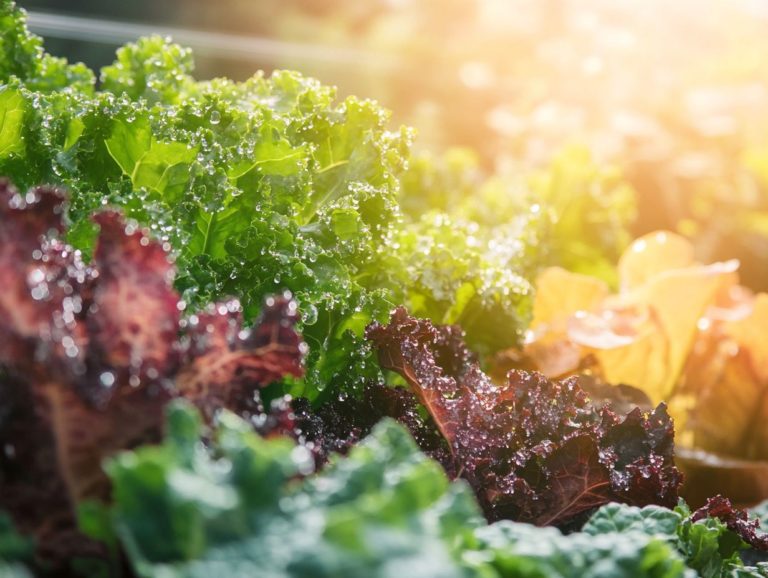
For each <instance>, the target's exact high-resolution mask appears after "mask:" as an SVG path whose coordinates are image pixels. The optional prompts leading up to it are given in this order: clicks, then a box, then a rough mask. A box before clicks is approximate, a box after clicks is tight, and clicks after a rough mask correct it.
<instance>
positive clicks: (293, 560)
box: [104, 403, 760, 578]
mask: <svg viewBox="0 0 768 578" xmlns="http://www.w3.org/2000/svg"><path fill="white" fill-rule="evenodd" d="M203 433H204V431H203V429H201V421H200V419H199V417H198V416H197V415H196V413H195V412H194V411H193V410H192V409H191V408H189V406H187V405H185V404H181V403H176V404H172V405H171V406H170V408H169V428H168V434H167V437H166V440H165V442H164V443H163V444H162V445H161V446H157V447H147V448H142V449H139V450H137V451H135V452H128V453H125V454H122V455H120V456H118V457H117V458H114V459H112V460H111V462H110V464H109V465H108V470H109V473H110V476H111V478H112V479H113V481H114V485H115V504H114V505H113V506H112V507H111V508H110V509H109V511H108V512H107V520H108V525H107V527H106V529H105V530H104V531H105V532H111V531H115V532H116V533H117V535H118V536H119V538H120V540H121V541H122V543H123V544H125V545H126V548H127V551H128V554H129V557H130V559H131V562H132V565H133V567H134V569H136V570H137V572H138V574H139V575H142V576H158V575H162V576H203V575H210V573H212V572H214V573H217V574H222V575H232V574H236V573H257V574H259V575H260V576H262V575H263V576H280V577H287V576H292V577H300V576H355V575H362V574H364V575H366V576H394V575H397V574H404V573H405V574H407V575H409V576H418V577H430V576H435V577H436V576H461V577H467V578H469V577H493V578H504V577H509V578H512V577H515V578H517V577H519V576H531V577H534V576H548V577H549V576H554V577H562V578H569V577H588V578H589V577H594V578H597V577H598V576H611V577H622V576H626V577H627V578H629V577H643V576H648V577H651V576H653V577H669V578H672V577H682V576H685V577H693V576H695V575H701V576H704V577H706V578H710V577H712V578H713V577H715V576H759V575H760V574H759V572H760V571H759V570H758V569H757V568H754V567H746V566H744V565H743V564H742V563H741V562H740V560H739V558H738V556H737V552H738V551H739V549H741V548H743V547H744V543H743V542H742V541H741V540H740V539H739V537H738V535H736V534H733V533H732V532H731V531H730V530H729V529H728V528H727V527H726V526H725V524H722V523H720V522H719V521H718V520H717V519H716V518H706V519H705V520H698V517H697V516H698V514H694V515H693V516H691V514H690V511H688V510H687V508H686V507H685V506H684V505H681V506H679V507H678V508H676V509H675V510H668V509H666V508H661V507H657V506H649V507H646V508H643V509H640V508H636V507H630V506H625V505H619V504H609V505H606V506H604V507H602V508H601V509H600V510H598V512H596V513H595V514H594V515H593V516H592V517H591V518H590V520H589V521H588V522H587V524H586V526H585V527H584V531H583V532H577V533H574V534H570V535H567V536H563V535H562V534H561V533H560V532H559V531H558V530H556V529H554V528H537V527H535V526H530V525H527V524H519V523H513V522H508V521H503V522H498V523H496V524H493V525H491V526H486V525H485V524H484V523H483V521H482V518H481V517H480V515H479V510H478V509H477V506H476V505H475V504H474V501H473V498H472V495H471V493H470V492H469V490H468V488H466V486H465V485H464V484H463V483H461V482H453V483H449V482H448V481H447V479H446V478H445V476H444V474H443V473H442V472H441V469H440V467H439V466H438V465H437V464H436V463H435V462H432V461H431V460H429V459H427V458H425V457H424V455H423V454H421V453H420V452H419V451H418V449H417V447H416V445H415V444H414V442H413V440H412V439H411V438H410V437H409V436H408V434H407V433H406V431H405V430H404V429H403V428H402V427H401V426H399V425H397V424H396V423H395V422H393V421H391V420H385V421H383V422H382V423H380V424H379V425H377V426H376V427H375V428H374V429H373V431H372V433H371V434H370V436H369V437H367V438H366V439H365V440H364V441H362V442H361V443H360V444H359V445H357V446H355V447H354V448H353V449H352V450H351V452H350V454H349V456H348V457H346V458H339V457H337V458H334V459H333V460H332V461H331V464H330V465H329V466H328V467H327V468H326V469H325V470H324V471H323V472H321V473H319V474H315V475H313V476H310V477H308V478H304V479H300V480H297V479H295V478H293V476H294V475H295V474H297V473H306V471H307V470H308V469H311V468H312V465H311V464H312V460H311V458H310V457H309V455H308V454H307V452H306V450H305V449H304V448H302V447H300V446H299V447H296V446H293V444H292V443H290V442H289V441H288V440H286V439H268V440H266V439H263V438H260V437H258V436H256V435H254V434H253V433H252V431H251V429H250V427H249V426H248V425H246V423H244V422H242V421H241V420H239V419H238V418H236V417H235V416H234V415H232V414H229V413H224V414H222V415H221V419H220V420H219V425H218V426H217V428H216V430H215V432H214V434H213V435H212V436H210V440H211V442H212V446H208V447H206V446H205V445H202V444H200V443H199V436H200V435H202V434H203ZM147 520H153V522H154V523H152V524H147ZM686 565H687V567H686ZM692 569H695V572H694V570H692Z"/></svg>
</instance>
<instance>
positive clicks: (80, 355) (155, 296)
mask: <svg viewBox="0 0 768 578" xmlns="http://www.w3.org/2000/svg"><path fill="white" fill-rule="evenodd" d="M64 206H65V198H64V195H63V194H62V193H61V191H59V190H57V189H52V188H48V187H38V188H36V189H31V190H29V191H27V192H26V193H20V192H18V191H17V190H16V189H14V188H13V187H12V186H11V185H10V184H9V183H7V182H2V183H0V281H1V282H2V285H3V291H2V293H0V408H2V409H1V410H0V447H2V448H3V452H2V454H0V490H1V491H0V507H2V508H3V509H5V510H7V511H8V512H9V513H10V514H11V515H12V516H13V517H14V520H15V521H16V523H17V524H18V526H19V529H20V531H22V532H23V533H24V534H27V535H32V536H34V537H35V539H36V542H37V547H38V557H39V559H40V561H41V563H43V562H44V563H45V564H46V565H48V566H50V567H51V568H52V569H55V570H56V571H64V568H66V567H68V566H69V564H70V561H71V559H72V558H89V559H95V560H98V559H104V558H106V557H107V552H106V550H105V549H104V548H103V547H102V545H101V544H98V543H96V542H93V541H92V540H88V539H86V538H85V536H83V535H82V534H81V533H80V532H79V531H78V528H77V525H76V520H75V515H74V512H75V509H76V507H77V505H78V504H79V503H81V502H82V501H83V500H85V499H102V500H107V499H108V498H109V495H110V488H109V483H108V480H107V479H106V477H105V475H104V472H103V471H102V469H101V464H102V461H103V459H104V458H105V457H108V456H110V455H113V454H114V453H116V452H118V451H121V450H124V449H128V448H132V447H135V446H137V445H141V444H143V443H148V442H152V441H157V440H159V439H160V436H161V427H162V417H163V408H164V406H165V404H166V403H167V402H168V401H169V400H170V399H172V398H174V397H185V398H187V399H189V400H191V401H192V402H194V403H195V404H196V405H197V406H198V407H200V408H201V409H202V410H203V411H204V412H205V415H206V416H207V417H208V418H209V419H213V418H214V417H215V414H216V412H217V411H218V410H220V409H221V408H223V407H229V408H230V409H232V410H233V411H237V412H238V413H240V414H242V415H244V416H248V417H260V416H262V415H265V414H266V412H265V411H264V409H263V407H262V405H261V401H260V395H259V390H261V389H262V388H263V387H265V386H268V385H269V384H271V383H273V382H276V381H279V380H282V379H283V378H284V377H286V376H292V377H300V376H301V375H302V372H303V365H302V362H303V357H304V353H305V350H306V346H305V345H304V343H303V341H302V340H301V337H300V336H299V334H298V333H297V332H296V330H295V325H296V322H297V318H298V313H297V306H296V303H295V302H294V301H292V300H291V299H290V297H289V296H280V297H272V298H269V299H268V300H267V301H266V303H265V306H264V307H263V314H262V316H261V318H260V320H259V321H257V323H256V324H255V326H254V327H253V328H251V329H250V330H246V329H245V328H244V327H243V323H242V316H241V308H240V305H239V303H238V302H236V301H230V302H227V303H218V304H215V305H211V306H209V307H208V308H206V309H205V310H203V311H201V312H200V313H198V314H190V315H189V316H188V318H187V319H181V309H183V307H182V305H183V304H182V303H181V302H180V300H179V295H178V293H176V291H175V290H174V289H173V287H172V283H173V273H174V268H173V265H172V264H171V262H170V261H169V256H168V253H167V251H166V250H165V249H164V248H163V245H162V244H161V243H159V242H157V241H154V240H152V239H150V237H149V236H148V235H147V233H146V232H145V231H144V230H141V229H139V228H138V227H136V225H135V224H131V223H126V222H125V221H124V220H123V218H122V217H121V215H120V214H118V213H116V212H114V211H104V212H101V213H99V214H97V215H96V216H95V217H94V221H95V222H96V223H97V224H98V226H99V228H100V232H99V236H98V240H97V242H96V248H95V251H94V255H93V262H92V264H91V265H90V266H87V265H85V264H84V263H83V262H82V260H81V258H80V255H79V253H78V252H77V251H75V250H74V249H72V247H70V246H68V245H66V244H65V243H63V242H62V241H61V239H60V236H61V235H62V234H63V233H64V232H65V229H66V227H65V225H64V221H63V214H64Z"/></svg>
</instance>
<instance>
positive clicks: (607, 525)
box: [583, 496, 766, 578]
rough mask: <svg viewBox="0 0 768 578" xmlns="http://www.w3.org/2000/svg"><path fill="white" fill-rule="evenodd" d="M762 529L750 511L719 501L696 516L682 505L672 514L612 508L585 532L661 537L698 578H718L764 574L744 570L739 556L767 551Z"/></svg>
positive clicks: (759, 569) (600, 513)
mask: <svg viewBox="0 0 768 578" xmlns="http://www.w3.org/2000/svg"><path fill="white" fill-rule="evenodd" d="M758 526H759V521H758V520H757V519H753V520H749V518H748V515H747V513H746V512H744V511H743V510H736V509H734V508H733V507H732V506H731V504H730V502H728V500H726V499H724V498H722V497H720V496H716V497H714V498H712V499H711V500H710V501H709V503H708V504H707V505H706V506H704V507H702V508H700V509H699V510H696V511H695V512H693V513H691V511H690V510H689V509H688V507H687V506H686V505H685V503H683V502H681V503H680V505H679V506H678V507H677V508H675V509H674V510H669V509H667V508H660V507H657V506H646V507H644V508H637V507H633V506H627V505H624V504H615V503H614V504H608V505H606V506H603V507H602V508H601V509H600V510H598V511H597V512H596V513H595V514H594V515H593V516H592V517H591V518H590V519H589V521H587V523H586V524H585V525H584V528H583V532H584V533H585V534H589V535H591V536H600V535H603V534H607V533H627V534H631V533H637V532H641V533H642V534H646V535H651V536H657V537H660V538H663V539H665V540H666V541H667V542H668V543H669V544H671V545H673V546H674V547H675V549H676V550H677V551H678V552H679V553H680V555H681V556H683V558H684V559H685V561H686V564H687V565H688V566H689V567H690V568H692V569H693V570H695V571H696V572H697V574H698V575H699V576H701V577H703V578H720V577H727V576H763V575H764V572H765V569H766V568H765V567H763V566H762V565H760V564H758V566H757V567H748V566H745V565H744V564H743V562H742V560H741V558H740V557H739V552H740V551H743V550H744V549H746V548H748V547H752V548H755V549H759V550H762V551H765V549H766V543H765V541H766V535H765V534H762V533H760V532H759V531H758Z"/></svg>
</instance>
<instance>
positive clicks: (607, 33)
mask: <svg viewBox="0 0 768 578" xmlns="http://www.w3.org/2000/svg"><path fill="white" fill-rule="evenodd" d="M20 4H21V5H22V6H23V7H25V8H27V9H28V10H30V11H33V12H58V13H59V14H63V15H66V16H83V17H92V18H102V19H110V20H116V21H120V22H134V23H143V24H146V25H148V26H151V27H153V28H155V29H157V31H159V32H162V31H164V30H166V29H168V28H183V29H192V30H208V31H214V32H220V33H226V34H231V35H241V36H249V37H260V38H266V39H272V40H279V41H282V42H286V43H293V44H295V45H297V46H299V47H304V53H306V54H307V55H308V57H307V58H303V57H302V56H301V53H302V51H301V50H298V51H296V52H291V53H290V54H288V53H286V54H285V56H281V55H279V54H278V55H275V54H269V55H266V54H265V55H259V54H257V53H254V54H253V55H252V57H248V58H246V57H238V58H233V57H227V56H222V55H221V54H217V53H216V52H215V51H208V52H206V51H204V50H203V51H201V50H199V49H198V50H197V51H196V52H197V55H198V56H197V68H198V70H197V75H198V77H201V78H207V77H213V76H224V75H226V76H231V77H234V78H237V79H242V78H246V77H248V76H250V75H251V74H252V72H253V70H254V69H256V68H263V69H265V70H271V69H275V68H292V69H298V70H300V71H302V72H304V73H306V74H310V75H314V76H317V77H319V78H320V79H321V80H322V81H323V82H325V83H330V84H336V85H338V86H339V87H340V90H341V92H342V94H352V93H354V94H358V95H360V96H366V97H373V98H376V99H378V100H379V101H380V102H381V103H382V104H384V105H385V106H386V107H388V108H390V109H392V110H393V111H394V113H395V119H396V120H397V121H399V122H403V123H407V124H410V125H413V126H415V127H416V128H417V129H418V130H419V138H418V140H417V150H418V149H421V150H422V151H426V150H428V151H432V152H431V153H430V154H426V153H423V154H421V155H420V156H419V153H418V152H417V157H416V158H415V159H414V161H413V162H412V163H411V172H410V173H409V174H408V175H406V177H405V178H404V186H403V188H404V195H403V205H404V209H405V212H406V215H407V217H408V218H413V220H414V222H415V221H416V220H418V218H420V216H421V215H424V214H425V213H428V212H429V211H430V210H435V209H436V210H443V211H447V212H449V213H451V214H452V215H453V216H454V217H456V218H469V219H472V220H474V221H477V222H480V223H485V222H488V221H494V220H495V221H499V220H504V219H505V218H507V217H508V216H509V215H510V214H512V213H514V212H515V210H516V209H515V207H518V206H525V207H528V204H526V203H521V202H520V198H521V195H522V196H530V195H533V196H534V198H536V195H541V196H543V197H546V195H547V194H550V195H553V194H556V193H552V191H553V190H556V189H557V188H558V187H560V188H562V187H576V188H578V187H582V188H583V187H590V188H591V189H594V190H590V191H589V192H588V194H584V191H581V194H580V195H569V194H568V190H566V191H565V193H562V194H561V197H562V198H565V199H567V198H570V197H571V196H573V198H579V199H581V200H583V199H588V202H591V203H594V210H595V211H598V210H599V206H600V205H602V206H603V207H604V208H605V207H608V209H610V208H612V207H615V205H616V204H618V206H619V207H626V208H620V209H619V210H618V213H619V215H620V216H619V217H617V218H615V219H613V221H616V222H615V223H614V224H615V225H616V227H613V228H612V227H611V226H607V227H606V226H605V224H604V221H601V220H600V219H596V220H595V223H594V226H593V225H592V224H591V223H590V222H584V221H583V220H580V221H579V222H569V221H568V219H563V220H562V221H563V222H562V223H561V224H560V225H558V226H561V227H566V228H567V227H571V228H573V227H580V228H581V229H582V230H583V233H584V234H585V235H587V236H588V237H590V236H591V238H592V239H593V241H591V242H590V243H591V245H590V243H587V245H590V246H595V243H597V245H598V246H599V245H600V243H601V241H600V238H601V237H603V238H607V239H608V241H606V242H605V243H604V244H605V246H606V247H612V251H613V252H616V251H617V250H618V249H617V245H616V243H615V241H616V237H615V236H616V235H618V237H621V236H622V234H623V235H625V236H626V237H627V238H628V234H627V233H621V228H622V227H623V226H624V224H625V222H627V221H631V228H630V231H629V233H631V234H632V235H640V234H642V233H645V232H647V231H650V230H654V229H658V228H666V229H671V230H675V231H678V232H680V233H682V234H684V235H686V236H688V237H690V238H692V239H693V240H694V242H695V246H696V250H697V253H698V254H697V257H698V258H699V259H701V260H702V261H712V260H716V259H723V258H727V257H738V258H739V259H741V261H742V269H741V271H742V279H743V281H744V282H745V283H746V284H747V285H748V286H751V287H752V288H753V289H762V290H765V289H768V272H766V267H765V266H764V258H765V256H766V255H768V130H767V129H768V2H766V1H765V0H703V1H702V0H676V1H675V2H669V1H668V0H643V1H642V2H638V1H637V0H589V1H588V2H584V1H582V0H579V1H577V0H368V1H366V2H360V1H359V0H323V1H321V0H219V1H217V2H210V1H208V0H153V1H151V2H150V1H147V0H134V1H133V2H103V1H101V0H67V2H66V7H64V4H63V3H62V2H61V0H21V2H20ZM32 23H33V29H34V19H33V21H32ZM46 37H47V38H46V48H47V49H48V50H49V51H51V52H52V53H53V54H58V55H62V56H67V57H69V58H70V59H73V60H83V61H85V62H86V63H87V64H89V65H90V66H92V67H100V66H102V65H104V64H107V63H109V62H111V61H112V60H113V59H114V49H115V47H116V46H117V44H119V43H122V42H123V41H124V39H116V40H115V44H114V45H109V44H105V43H103V42H89V41H88V39H87V38H86V37H85V36H83V37H81V38H77V39H72V38H69V39H67V38H56V37H55V35H51V34H46ZM316 47H331V48H334V49H340V50H344V51H348V53H349V54H354V55H356V60H355V59H342V60H339V61H334V59H333V58H326V59H321V58H312V57H311V56H312V54H313V48H316ZM193 48H195V47H193ZM456 147H459V148H458V149H457V148H456ZM579 171H581V172H582V173H584V174H581V175H580V174H579ZM597 173H599V174H597ZM622 175H623V177H622ZM569 179H570V180H569ZM564 183H565V184H564ZM631 190H633V191H635V193H636V196H637V203H636V209H635V208H634V206H632V205H633V203H632V201H631V200H628V197H629V196H631V193H630V192H629V191H631ZM409 191H410V192H409ZM547 191H549V193H548V192H547ZM572 214H575V213H573V212H572ZM577 214H579V215H583V214H585V213H583V212H578V213H577ZM586 214H589V213H586ZM617 219H618V221H617ZM609 220H610V219H609ZM500 224H503V223H499V222H494V223H493V225H500ZM553 238H555V239H556V238H557V235H553ZM563 238H565V239H568V240H569V244H568V246H564V247H556V246H553V248H552V250H553V251H560V252H563V253H564V254H566V253H573V255H574V258H573V262H574V264H575V265H574V267H575V268H579V265H578V264H579V263H582V264H583V263H585V262H587V261H590V259H591V257H590V256H589V255H588V254H587V255H584V254H582V253H580V251H581V248H580V247H576V246H573V244H572V243H570V240H571V239H573V238H574V237H573V236H570V235H566V236H565V237H563ZM594 239H597V240H596V241H594ZM619 240H620V241H621V242H619V243H618V246H620V245H621V244H622V243H623V241H622V240H621V239H619ZM579 255H581V256H580V257H579ZM577 257H578V258H577ZM613 257H614V255H613V253H612V252H611V251H608V252H607V253H604V254H603V255H602V256H598V257H595V259H597V261H599V259H605V260H607V262H608V263H610V260H611V259H612V258H613ZM560 260H561V261H563V260H564V262H567V257H561V259H560ZM597 261H596V262H595V268H596V269H601V268H603V267H608V268H610V267H609V265H604V264H603V263H601V262H597ZM602 276H603V277H607V278H610V277H611V273H610V272H606V273H605V274H604V275H602Z"/></svg>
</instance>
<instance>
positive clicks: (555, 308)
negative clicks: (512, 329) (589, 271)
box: [531, 267, 608, 329]
mask: <svg viewBox="0 0 768 578" xmlns="http://www.w3.org/2000/svg"><path fill="white" fill-rule="evenodd" d="M607 296H608V285H606V284H605V283H604V282H603V281H601V280H599V279H595V278H594V277H589V276H588V275H581V274H579V273H571V272H570V271H566V270H565V269H561V268H560V267H550V268H548V269H545V270H544V271H542V272H541V274H540V275H539V276H538V278H537V279H536V297H535V299H534V302H533V321H532V322H531V329H536V328H537V327H540V326H545V325H552V324H557V323H558V322H563V323H564V322H565V321H566V320H567V319H568V317H569V316H571V315H573V314H574V313H576V312H577V311H592V310H593V309H595V308H596V307H598V306H599V305H600V303H601V302H602V301H603V299H605V298H606V297H607Z"/></svg>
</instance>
